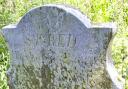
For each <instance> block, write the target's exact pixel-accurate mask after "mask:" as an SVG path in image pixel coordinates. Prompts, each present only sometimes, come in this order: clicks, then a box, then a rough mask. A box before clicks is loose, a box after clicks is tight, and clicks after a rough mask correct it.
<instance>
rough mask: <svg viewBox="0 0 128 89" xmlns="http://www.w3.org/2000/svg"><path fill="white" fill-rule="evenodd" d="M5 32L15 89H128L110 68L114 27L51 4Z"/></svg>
mask: <svg viewBox="0 0 128 89" xmlns="http://www.w3.org/2000/svg"><path fill="white" fill-rule="evenodd" d="M3 29H4V30H2V33H3V36H4V37H5V39H6V41H7V43H8V44H9V50H10V53H11V64H10V68H9V70H8V72H7V75H8V79H9V86H10V89H123V87H122V85H121V84H120V83H119V85H116V84H117V83H116V82H114V81H113V80H112V79H111V75H110V74H109V71H108V69H107V66H108V65H109V64H110V65H112V64H111V62H110V63H108V64H107V60H110V59H109V58H108V59H107V49H108V45H109V43H110V40H111V38H112V35H113V34H112V28H111V27H94V26H92V25H91V24H90V21H89V20H88V19H87V17H86V16H84V15H83V14H81V13H80V12H79V11H77V10H75V9H72V8H69V7H66V6H61V5H46V6H43V7H38V8H35V9H32V10H31V11H29V12H28V13H27V14H26V15H25V16H24V17H23V18H22V19H21V21H20V22H19V23H18V24H17V25H15V26H13V27H5V28H3ZM115 79H116V78H115ZM116 80H117V79H116ZM117 82H118V81H117Z"/></svg>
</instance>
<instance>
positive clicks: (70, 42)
mask: <svg viewBox="0 0 128 89" xmlns="http://www.w3.org/2000/svg"><path fill="white" fill-rule="evenodd" d="M39 38H41V40H42V41H44V42H45V43H46V44H47V45H48V46H56V47H70V48H73V47H74V46H75V45H76V37H75V36H73V35H72V34H45V36H43V35H41V36H40V37H39Z"/></svg>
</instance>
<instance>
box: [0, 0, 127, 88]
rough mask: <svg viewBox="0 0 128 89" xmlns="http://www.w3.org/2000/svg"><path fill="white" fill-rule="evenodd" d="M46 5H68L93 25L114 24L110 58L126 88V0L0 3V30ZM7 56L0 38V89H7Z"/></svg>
mask: <svg viewBox="0 0 128 89" xmlns="http://www.w3.org/2000/svg"><path fill="white" fill-rule="evenodd" d="M48 3H58V4H68V5H71V6H73V7H76V8H78V9H80V10H81V11H82V12H83V13H86V14H87V16H89V18H90V19H91V20H92V21H93V22H99V23H103V22H115V23H116V24H117V28H118V31H117V34H116V36H115V38H114V41H113V47H112V56H113V60H114V63H115V66H116V68H117V70H118V71H119V73H120V76H119V79H120V77H123V78H124V79H125V83H126V84H125V87H126V88H125V89H128V2H127V0H101V1H100V2H99V0H0V29H1V28H2V27H3V26H5V25H8V24H11V22H13V23H16V22H18V21H19V20H20V18H21V17H22V16H23V15H24V14H25V13H26V12H27V11H28V10H30V9H31V8H33V7H37V6H41V5H43V4H48ZM8 66H9V53H8V50H7V46H6V44H5V41H4V40H3V38H2V36H0V89H8V86H7V80H6V76H5V71H6V70H7V68H8Z"/></svg>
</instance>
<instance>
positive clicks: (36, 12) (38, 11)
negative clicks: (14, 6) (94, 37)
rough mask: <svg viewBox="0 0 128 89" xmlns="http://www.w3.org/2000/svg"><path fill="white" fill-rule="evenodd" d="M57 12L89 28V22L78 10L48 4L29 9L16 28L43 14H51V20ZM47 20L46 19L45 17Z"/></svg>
mask: <svg viewBox="0 0 128 89" xmlns="http://www.w3.org/2000/svg"><path fill="white" fill-rule="evenodd" d="M58 12H63V13H65V16H67V15H68V16H69V15H70V16H71V18H74V19H77V20H78V21H79V22H80V23H82V24H83V25H85V27H86V28H90V27H91V23H90V20H89V19H88V18H87V16H85V15H84V14H82V13H81V12H80V11H79V10H77V9H74V8H71V7H69V6H66V5H56V4H48V5H44V6H40V7H36V8H34V9H31V10H30V11H28V12H27V13H26V14H25V15H24V16H23V17H22V19H21V20H20V22H19V24H18V26H21V25H22V24H23V23H25V22H27V23H28V22H29V21H30V19H31V18H35V19H36V18H38V17H40V18H41V17H43V16H44V14H46V15H48V14H52V16H53V18H54V16H57V15H58V14H59V13H58ZM46 18H47V17H46Z"/></svg>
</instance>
